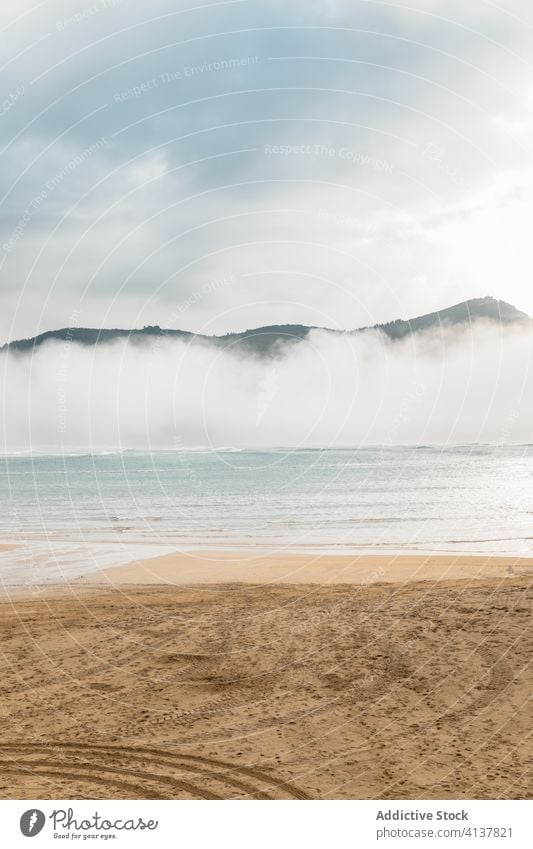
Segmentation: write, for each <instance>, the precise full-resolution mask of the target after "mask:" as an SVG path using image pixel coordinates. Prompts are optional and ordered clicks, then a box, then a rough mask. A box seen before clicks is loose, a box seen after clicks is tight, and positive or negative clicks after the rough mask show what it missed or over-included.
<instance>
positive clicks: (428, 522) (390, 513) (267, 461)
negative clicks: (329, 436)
mask: <svg viewBox="0 0 533 849" xmlns="http://www.w3.org/2000/svg"><path fill="white" fill-rule="evenodd" d="M0 479H1V486H0V541H2V542H9V541H12V542H15V543H22V545H21V547H20V548H18V549H16V550H14V551H10V552H4V553H2V554H1V555H0V581H3V582H4V583H6V584H12V583H24V584H32V583H41V582H46V581H50V580H57V579H61V578H71V577H74V576H76V575H79V574H84V573H90V572H93V571H95V570H97V569H100V568H102V567H105V566H109V565H113V564H115V563H123V562H128V561H131V560H135V559H137V558H140V557H149V556H153V555H157V554H160V553H166V552H170V551H177V550H191V549H198V550H208V549H212V550H224V549H239V550H243V551H244V550H252V551H260V550H270V551H272V552H275V551H278V552H279V551H287V550H289V551H295V552H297V551H314V552H318V551H328V552H339V553H352V552H366V551H368V552H376V553H384V552H399V553H401V552H439V553H461V552H466V553H493V554H512V555H523V556H527V555H533V446H529V445H528V446H511V447H494V446H483V445H475V446H473V445H470V446H456V447H446V448H443V447H418V448H408V447H405V448H390V447H387V448H361V449H344V450H299V451H298V450H292V449H291V450H283V449H276V450H265V451H251V450H244V451H237V450H231V449H225V450H224V449H220V450H195V451H179V452H178V451H174V452H171V451H166V452H165V451H159V452H154V453H142V452H134V451H126V452H124V453H120V454H113V453H109V454H103V453H102V454H80V455H69V456H5V457H2V458H0Z"/></svg>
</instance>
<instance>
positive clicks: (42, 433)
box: [0, 322, 533, 453]
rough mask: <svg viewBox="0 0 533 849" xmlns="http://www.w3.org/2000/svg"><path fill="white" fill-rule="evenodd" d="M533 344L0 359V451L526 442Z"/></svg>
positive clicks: (85, 353)
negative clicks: (263, 354) (274, 353)
mask: <svg viewBox="0 0 533 849" xmlns="http://www.w3.org/2000/svg"><path fill="white" fill-rule="evenodd" d="M532 354H533V336H532V334H531V332H530V331H529V330H527V329H517V328H512V329H510V328H499V327H497V326H495V325H494V324H484V323H483V322H478V323H476V324H475V325H472V326H471V327H470V328H468V329H461V330H460V331H458V330H457V329H455V330H452V329H448V330H446V329H443V330H441V331H439V332H436V331H431V332H428V333H425V334H422V333H418V334H414V335H413V336H411V337H408V338H406V339H405V340H403V341H401V342H394V343H391V342H390V341H389V340H388V339H387V338H386V337H384V336H383V335H382V334H380V333H378V332H368V333H365V334H355V335H350V334H342V335H336V334H331V333H328V332H326V331H320V330H317V331H312V332H311V333H310V335H309V336H308V337H307V339H306V340H305V341H303V342H300V343H296V344H292V345H287V346H285V347H284V348H283V349H280V352H279V353H278V355H277V356H274V357H263V358H257V357H254V356H251V355H250V354H244V353H243V351H242V350H239V348H238V347H237V346H236V347H235V348H232V349H230V350H222V349H221V348H219V347H217V346H215V345H210V344H205V343H199V342H196V343H194V344H191V343H185V342H182V341H173V340H170V339H165V338H162V339H161V338H158V339H157V340H156V341H154V342H151V343H150V342H143V343H142V344H132V343H128V342H122V341H120V342H115V343H112V344H108V345H100V346H97V347H87V348H85V347H83V346H81V345H78V344H73V343H69V342H63V343H59V342H50V343H47V344H45V345H42V346H41V347H39V348H38V349H37V350H36V352H35V354H34V355H33V356H29V355H24V354H23V355H20V354H5V353H4V354H2V355H0V378H1V386H2V390H1V391H2V396H1V397H2V420H1V431H0V438H1V443H0V450H1V451H3V452H4V453H17V452H29V451H31V452H36V453H39V452H42V453H46V452H51V453H53V452H61V451H106V450H109V451H115V450H124V449H128V448H130V449H138V450H152V449H176V450H180V449H187V448H195V447H215V448H219V447H224V446H226V447H227V446H233V447H237V448H253V447H266V448H268V447H277V446H287V447H301V448H306V447H307V448H310V447H340V446H356V445H361V446H364V445H391V446H392V445H406V444H414V445H417V444H443V443H469V442H491V443H497V444H507V443H529V442H532V441H533V405H532V404H531V398H532V397H533V368H532Z"/></svg>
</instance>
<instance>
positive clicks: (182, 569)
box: [0, 544, 533, 599]
mask: <svg viewBox="0 0 533 849" xmlns="http://www.w3.org/2000/svg"><path fill="white" fill-rule="evenodd" d="M16 548H20V546H17V545H10V544H0V552H2V551H9V550H13V549H16ZM509 578H521V579H524V580H526V581H527V579H528V578H531V579H533V557H504V556H502V555H472V554H460V555H448V554H446V555H445V554H428V555H424V554H395V555H391V554H366V553H365V554H355V555H348V554H301V553H300V554H294V553H288V554H269V553H267V552H261V553H252V552H250V551H247V552H241V551H236V550H234V551H196V550H194V551H178V552H174V553H172V554H168V553H166V554H161V555H156V556H154V557H148V558H146V559H142V560H134V561H127V562H124V563H122V564H117V565H113V566H108V567H106V568H103V569H100V570H95V571H91V572H87V573H85V574H82V575H78V576H73V577H72V578H65V579H64V580H50V581H43V582H42V583H39V582H35V583H33V584H24V583H15V582H14V583H5V584H0V598H4V599H5V598H6V597H7V598H12V599H15V598H21V599H23V598H26V597H32V598H46V597H48V596H51V597H57V596H58V594H59V595H60V594H61V593H62V592H63V591H66V592H69V593H72V592H74V593H75V592H82V591H83V592H86V591H89V590H92V591H94V592H98V591H109V590H113V589H117V590H123V589H125V588H129V589H132V590H133V589H135V588H138V589H147V588H157V587H159V588H164V587H168V588H170V589H171V588H180V587H181V588H186V587H206V588H207V587H214V586H217V587H221V588H223V587H224V586H236V585H239V586H240V585H242V586H249V587H253V586H265V587H268V586H273V587H276V586H286V587H291V586H294V587H297V586H305V585H309V586H315V587H318V586H323V587H328V586H332V587H334V586H339V587H340V586H342V585H345V586H359V587H365V586H372V585H375V584H383V585H397V586H405V585H410V584H413V585H414V584H443V583H446V582H453V583H456V582H458V581H465V582H467V583H472V582H476V581H478V582H479V581H494V580H500V581H501V580H505V579H509Z"/></svg>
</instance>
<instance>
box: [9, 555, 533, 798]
mask: <svg viewBox="0 0 533 849" xmlns="http://www.w3.org/2000/svg"><path fill="white" fill-rule="evenodd" d="M194 559H195V560H198V557H197V555H195V556H194ZM437 559H438V558H437ZM482 559H484V560H486V558H482ZM227 560H229V562H230V564H231V563H233V565H231V566H230V565H228V564H227ZM308 560H309V558H308ZM352 560H353V558H352ZM385 560H387V559H386V558H385ZM438 560H439V562H438V563H437V564H435V563H432V564H431V563H428V562H426V564H425V568H426V571H425V572H424V569H422V565H423V564H422V563H421V562H420V559H418V561H417V560H416V559H413V558H408V559H405V560H404V559H403V558H395V561H396V582H393V580H392V579H393V572H392V565H391V564H390V563H389V566H387V563H386V562H384V561H380V560H379V559H378V558H368V557H367V558H366V559H362V558H361V559H359V561H358V563H357V564H352V566H350V567H348V563H347V562H345V563H343V564H341V563H340V562H337V564H334V563H332V562H329V563H328V564H325V563H323V564H322V566H323V567H324V568H325V570H326V571H325V572H324V573H323V575H321V576H320V577H322V578H324V576H327V579H328V580H331V582H332V585H331V586H321V585H320V584H319V583H296V581H297V580H298V581H300V580H303V579H304V577H306V576H307V579H308V571H306V568H307V570H312V569H313V568H314V570H315V571H313V573H312V574H313V575H314V576H315V580H316V579H317V576H318V573H317V571H316V569H317V566H316V564H315V566H313V564H309V563H308V566H307V567H304V564H303V563H299V564H298V563H297V562H296V561H295V562H292V561H291V562H290V563H289V562H288V560H287V558H285V566H284V568H285V573H286V574H287V575H290V576H291V581H292V583H291V584H290V585H288V584H286V585H283V584H277V585H269V584H268V583H262V582H261V580H260V577H262V580H263V581H264V580H265V577H268V579H271V578H272V575H273V573H270V572H269V571H268V569H267V570H266V573H265V574H263V575H262V576H261V575H260V573H259V570H257V571H256V573H255V578H254V580H255V582H256V585H250V584H245V583H225V584H218V585H216V584H211V585H207V584H205V583H204V585H202V586H196V587H186V586H168V585H167V586H166V585H164V584H162V583H160V584H159V585H157V584H154V585H152V586H150V585H145V586H140V585H134V584H128V582H127V580H123V582H122V583H121V584H120V585H119V584H118V576H119V575H122V578H123V579H124V578H126V577H127V575H129V579H130V580H131V579H132V578H133V577H134V573H135V568H137V573H136V578H137V581H139V579H140V573H139V570H140V572H141V573H142V572H146V564H144V565H143V566H139V567H135V568H134V567H128V569H129V572H128V571H127V569H126V568H124V569H123V570H121V569H114V570H109V572H108V573H107V574H106V575H103V576H101V580H102V581H103V582H107V581H109V580H110V575H113V577H112V580H113V583H116V584H117V586H116V587H111V586H105V585H104V586H102V587H100V588H95V587H91V586H89V585H87V584H84V583H83V582H78V583H76V584H73V585H70V586H67V587H63V588H61V589H59V588H56V589H55V590H54V591H50V590H47V591H46V592H43V593H42V594H41V595H37V594H32V593H31V592H26V593H21V592H19V593H18V594H16V595H14V596H13V598H10V597H9V596H8V595H4V597H3V601H2V603H1V604H0V628H1V640H2V655H1V657H2V676H1V679H0V680H1V691H2V697H1V700H0V709H1V710H0V726H1V734H0V739H1V741H2V743H1V744H0V758H1V768H0V796H1V797H2V798H85V797H88V798H158V799H166V798H267V799H276V798H288V799H292V798H308V797H309V798H525V797H530V796H531V792H532V786H531V763H532V755H533V747H532V745H531V737H530V736H529V735H530V733H531V731H530V730H531V719H532V715H531V707H530V702H528V700H529V699H530V698H531V672H530V671H528V663H529V662H530V659H531V649H532V645H531V644H532V628H531V622H532V617H531V613H532V600H531V584H530V578H528V577H527V575H526V574H525V573H527V572H529V571H530V563H527V562H525V561H521V562H520V563H516V562H514V561H512V560H511V561H510V560H506V561H505V563H503V562H502V563H498V564H496V563H495V561H494V560H493V561H492V562H491V564H489V565H487V564H485V567H484V568H485V569H492V570H494V571H492V572H491V573H490V577H489V576H485V577H478V579H477V580H465V579H464V575H465V574H466V573H467V572H468V570H469V568H470V567H471V566H472V564H471V563H466V561H461V562H458V561H457V560H456V558H453V560H455V561H456V562H455V566H453V568H454V569H458V570H460V572H461V579H460V580H458V579H457V575H456V574H455V572H454V575H453V576H452V577H451V576H450V573H449V569H450V568H451V567H452V564H451V563H447V564H445V563H444V561H442V560H440V559H438ZM389 561H390V558H389ZM180 562H182V561H180ZM224 562H226V565H228V569H227V571H226V572H225V573H224V578H225V579H229V577H230V576H234V575H235V572H234V571H233V570H234V568H236V567H235V559H233V561H232V560H231V558H230V557H229V556H228V558H221V559H219V561H218V570H220V569H222V570H223V569H224ZM169 563H170V561H169V559H168V558H166V559H164V560H163V561H161V560H160V562H159V565H158V566H157V570H158V571H159V573H160V578H161V574H162V572H164V573H165V574H167V573H166V569H167V567H168V568H170V567H169ZM149 564H150V572H151V581H155V580H156V578H155V577H154V575H155V572H154V569H156V564H155V562H154V561H149ZM175 565H176V558H174V567H175ZM189 565H191V564H189ZM197 565H198V564H197ZM241 565H242V564H241ZM264 565H265V566H266V564H264ZM270 565H271V567H272V568H273V566H274V565H276V564H270ZM277 565H278V566H279V565H280V564H279V563H278V564H277ZM474 565H476V564H474ZM477 565H478V566H479V567H480V568H481V564H480V563H478V564H477ZM163 566H164V569H163V568H162V567H163ZM212 566H213V564H212ZM341 566H344V567H346V568H347V569H348V571H346V569H344V571H342V570H341ZM508 566H509V567H511V573H512V572H513V570H514V572H515V574H514V575H512V576H510V573H509V571H508V570H507V567H508ZM300 567H301V568H300ZM448 567H449V568H448ZM335 569H336V571H335ZM350 569H353V570H356V571H354V572H353V573H350V571H349V570H350ZM380 569H384V571H385V575H382V573H381V572H380ZM413 569H414V570H415V573H416V574H417V575H419V576H420V575H424V577H425V580H423V581H408V582H406V583H404V580H405V576H406V575H408V574H409V573H411V572H412V570H413ZM428 569H430V570H431V569H437V570H439V569H440V572H441V575H440V577H441V578H442V577H443V574H446V575H447V579H444V580H440V581H433V580H429V579H428V575H429V574H430V573H429V572H428V571H427V570H428ZM157 570H156V571H157ZM206 570H207V566H206ZM331 570H332V571H331ZM518 571H520V572H521V573H524V574H518V575H517V574H516V573H517V572H518ZM274 572H275V570H274ZM356 572H357V575H358V576H359V582H358V583H352V584H348V583H346V581H347V577H349V576H350V575H351V577H352V580H354V581H355V577H356ZM217 574H220V572H219V571H217ZM239 574H240V573H239ZM276 576H277V579H281V576H279V575H277V573H276ZM298 576H299V577H298ZM341 576H343V577H344V581H345V583H335V581H337V580H340V579H341ZM177 577H178V575H177V573H176V569H175V568H174V569H173V570H172V569H171V579H172V580H176V579H177ZM184 577H186V578H187V580H190V579H191V578H192V574H190V575H189V574H188V573H187V575H186V576H184V574H181V579H182V580H183V578H184ZM205 578H206V575H204V574H201V580H202V581H203V580H204V579H205ZM241 579H242V576H241V577H239V580H241ZM91 580H92V581H93V582H94V577H93V578H92V579H91ZM211 580H212V578H211ZM372 580H374V581H375V580H379V581H381V582H378V583H368V584H367V582H368V581H372ZM383 581H387V582H388V583H383ZM199 582H200V578H198V581H197V583H199ZM364 584H366V585H364Z"/></svg>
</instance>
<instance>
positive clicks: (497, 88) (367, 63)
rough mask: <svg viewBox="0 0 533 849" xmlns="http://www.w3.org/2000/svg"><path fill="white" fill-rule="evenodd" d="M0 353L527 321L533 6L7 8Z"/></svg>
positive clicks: (89, 1) (344, 3)
mask: <svg viewBox="0 0 533 849" xmlns="http://www.w3.org/2000/svg"><path fill="white" fill-rule="evenodd" d="M0 31H1V37H2V43H3V46H4V48H5V50H4V56H3V60H2V75H1V80H2V83H1V85H2V92H1V96H0V156H1V158H2V168H1V169H0V182H1V184H2V185H1V186H0V192H1V203H0V230H1V232H0V281H1V282H0V341H2V342H5V341H8V340H9V339H14V338H21V337H28V336H32V335H34V334H36V333H39V332H42V331H44V330H48V329H53V328H58V327H64V326H73V325H79V326H91V327H142V326H144V325H149V324H158V325H161V326H163V327H179V328H183V329H187V330H194V331H198V332H203V333H225V332H227V331H231V330H241V329H244V328H248V327H254V326H259V325H265V324H272V323H276V324H282V323H305V324H312V325H318V326H326V327H336V328H353V327H358V326H361V325H367V324H373V323H376V322H383V321H387V320H390V319H394V318H397V317H403V318H409V317H413V316H415V315H418V314H422V313H425V312H429V311H431V310H434V309H438V308H441V307H445V306H448V305H450V304H452V303H456V302H458V301H461V300H464V299H467V298H471V297H480V296H485V295H493V296H495V297H498V298H502V299H504V300H507V301H510V302H511V303H514V304H515V305H516V306H517V307H519V308H520V309H523V310H525V311H527V312H529V313H530V314H533V286H532V285H531V249H530V242H531V233H532V232H533V230H532V225H533V220H532V219H533V216H532V210H533V159H532V152H533V148H532V142H533V58H532V57H533V51H532V49H531V48H532V46H533V7H532V6H531V3H530V2H527V0H506V2H505V4H503V5H500V4H498V3H497V2H484V0H470V2H468V3H465V2H464V0H463V1H462V2H456V0H409V2H408V3H401V2H396V0H391V2H374V0H349V2H348V0H291V2H290V3H287V2H281V0H268V2H267V0H231V2H222V0H218V2H210V3H207V2H206V3H204V2H202V0H199V2H193V0H185V2H182V0H178V2H176V0H173V2H163V1H162V0H150V2H148V0H135V1H134V2H126V0H81V2H80V0H74V2H73V0H39V2H36V0H31V2H30V0H17V2H12V0H4V2H3V3H2V4H1V6H0Z"/></svg>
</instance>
